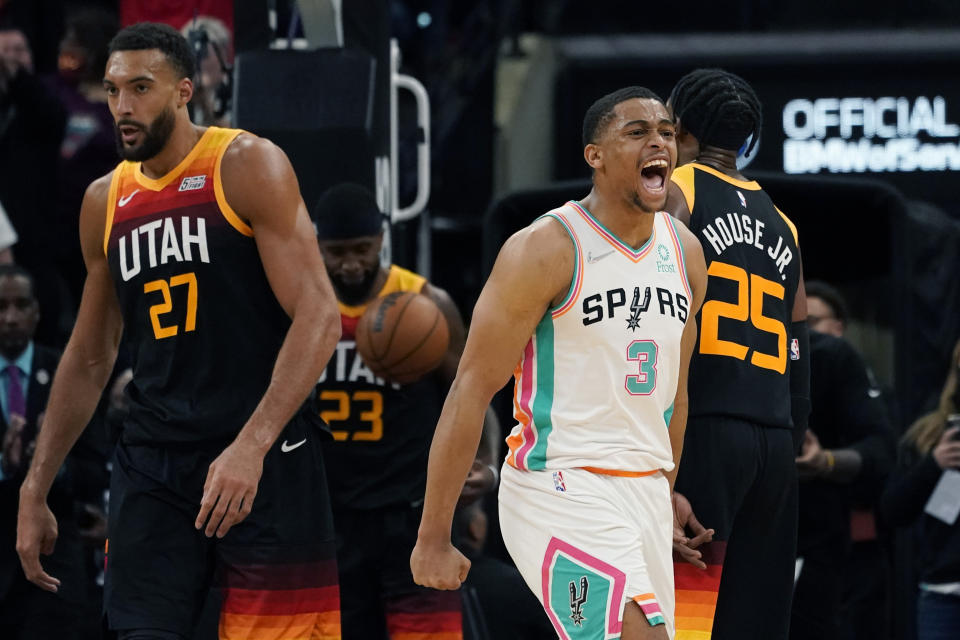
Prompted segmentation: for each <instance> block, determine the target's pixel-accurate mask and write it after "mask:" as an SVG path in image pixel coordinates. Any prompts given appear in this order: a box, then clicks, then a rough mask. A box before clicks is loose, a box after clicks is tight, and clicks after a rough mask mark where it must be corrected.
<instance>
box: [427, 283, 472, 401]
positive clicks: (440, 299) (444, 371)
mask: <svg viewBox="0 0 960 640" xmlns="http://www.w3.org/2000/svg"><path fill="white" fill-rule="evenodd" d="M421 293H422V294H423V295H425V296H427V297H428V298H430V299H431V300H433V301H434V302H435V303H436V305H437V306H438V307H439V308H440V312H441V313H443V317H444V319H445V320H446V321H447V329H448V330H449V331H450V342H449V345H448V346H447V355H446V356H445V357H444V359H443V362H442V363H440V367H439V369H438V373H439V374H440V378H441V380H443V382H444V384H445V385H448V386H449V385H451V384H453V379H454V378H455V377H456V376H457V367H458V366H459V364H460V356H461V355H462V354H463V346H464V344H465V343H466V340H467V329H466V327H465V326H464V325H463V318H462V317H461V316H460V311H459V310H458V309H457V305H456V304H454V302H453V299H452V298H451V297H450V294H449V293H447V292H446V291H444V290H443V289H441V288H440V287H437V286H436V285H432V284H427V285H425V286H424V287H423V290H422V291H421Z"/></svg>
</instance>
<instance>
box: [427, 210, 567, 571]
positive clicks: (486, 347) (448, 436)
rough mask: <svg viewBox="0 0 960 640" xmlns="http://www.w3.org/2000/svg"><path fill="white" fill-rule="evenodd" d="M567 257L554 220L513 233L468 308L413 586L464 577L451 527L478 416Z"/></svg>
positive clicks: (437, 437)
mask: <svg viewBox="0 0 960 640" xmlns="http://www.w3.org/2000/svg"><path fill="white" fill-rule="evenodd" d="M573 260H574V250H573V243H572V241H571V240H570V237H569V236H568V235H567V233H566V231H565V230H564V229H563V227H562V226H561V225H560V223H558V222H556V221H554V220H552V219H543V220H540V221H538V222H536V223H534V224H533V225H531V226H530V227H528V228H526V229H524V230H522V231H520V232H518V233H517V234H515V235H514V236H512V237H511V238H510V239H509V240H507V242H506V244H505V245H504V247H503V249H501V251H500V255H499V256H498V258H497V262H496V264H495V265H494V268H493V272H492V273H491V274H490V278H489V279H488V280H487V283H486V285H484V288H483V291H482V292H481V294H480V298H479V299H478V300H477V304H476V307H475V308H474V311H473V321H472V323H471V327H470V333H469V335H468V336H467V343H466V347H465V348H464V352H463V357H462V358H461V359H460V368H459V370H458V371H457V377H456V379H455V380H454V382H453V385H452V386H451V388H450V393H449V394H448V395H447V399H446V402H445V403H444V406H443V411H442V413H441V414H440V421H439V423H438V424H437V430H436V433H435V434H434V437H433V444H432V445H431V447H430V461H429V464H428V466H427V491H426V499H425V502H424V511H423V518H422V520H421V522H420V531H419V535H418V538H417V546H416V547H415V548H414V550H413V554H412V556H411V558H410V566H411V569H412V571H413V578H414V581H415V582H416V583H417V584H421V585H424V586H428V587H433V588H436V589H456V588H458V587H459V586H460V584H461V583H462V582H463V580H464V579H465V578H466V575H467V571H468V570H469V567H470V562H469V561H468V560H467V559H466V558H465V557H464V556H463V555H462V554H461V553H460V552H459V551H457V550H456V549H454V548H453V546H452V545H451V544H450V526H451V522H452V520H453V512H454V508H455V506H456V504H457V498H458V497H459V495H460V488H461V487H462V486H463V481H464V478H465V477H466V475H467V471H468V470H469V469H470V466H471V464H472V463H473V460H474V456H475V452H476V451H477V445H478V443H479V440H480V432H481V428H482V424H483V419H484V414H485V412H486V410H487V406H488V405H489V404H490V399H491V398H492V397H493V395H494V394H495V393H496V392H497V391H498V390H499V389H500V388H501V387H502V386H503V385H504V383H505V382H506V381H507V380H508V379H509V378H510V375H511V374H512V372H513V369H514V367H515V366H516V364H517V362H518V361H519V360H520V355H521V353H522V352H523V348H524V345H526V343H527V341H528V340H529V339H530V336H531V335H532V334H533V332H534V329H535V328H536V326H537V323H538V322H539V321H540V319H541V318H542V317H543V314H544V313H545V312H546V310H547V309H548V308H549V306H550V305H551V303H556V302H558V301H560V300H562V298H563V296H564V295H565V294H566V292H567V290H568V288H569V286H570V280H571V278H572V277H573V268H574V264H573Z"/></svg>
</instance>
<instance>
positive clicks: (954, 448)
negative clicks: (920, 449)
mask: <svg viewBox="0 0 960 640" xmlns="http://www.w3.org/2000/svg"><path fill="white" fill-rule="evenodd" d="M958 434H960V427H950V428H949V429H946V430H944V432H943V435H942V436H940V441H939V442H937V446H935V447H934V448H933V459H934V460H936V461H937V465H939V467H940V468H941V469H960V440H957V439H956V438H958V437H960V435H958Z"/></svg>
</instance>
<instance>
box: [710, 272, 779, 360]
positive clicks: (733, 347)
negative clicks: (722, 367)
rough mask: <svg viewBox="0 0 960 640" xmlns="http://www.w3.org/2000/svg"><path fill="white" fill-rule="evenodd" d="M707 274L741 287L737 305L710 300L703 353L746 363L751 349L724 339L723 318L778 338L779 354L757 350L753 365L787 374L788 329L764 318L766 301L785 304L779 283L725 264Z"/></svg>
mask: <svg viewBox="0 0 960 640" xmlns="http://www.w3.org/2000/svg"><path fill="white" fill-rule="evenodd" d="M707 274H709V275H710V277H712V278H724V279H725V280H733V281H734V282H736V283H737V302H736V304H732V303H730V302H722V301H720V300H709V301H708V302H706V303H704V305H703V310H702V311H701V312H700V314H701V315H700V325H701V326H700V353H704V354H712V355H718V356H730V357H731V358H737V359H738V360H744V359H746V357H747V353H749V352H750V348H749V347H747V346H746V345H742V344H740V343H738V342H733V341H732V340H722V339H721V338H720V318H729V319H731V320H737V321H739V322H746V321H747V320H748V319H749V320H750V323H751V324H752V325H753V326H754V327H755V328H756V329H758V330H759V331H763V332H765V333H771V334H773V335H774V336H776V338H777V354H776V355H771V354H768V353H761V352H759V351H756V350H754V352H753V353H752V354H750V364H752V365H754V366H757V367H761V368H763V369H772V370H773V371H776V372H777V373H783V372H785V371H786V369H787V329H786V327H784V326H783V323H782V322H780V321H779V320H777V319H776V318H770V317H767V316H765V315H763V298H764V296H767V295H770V296H773V297H774V298H777V299H778V300H783V295H784V288H783V285H781V284H780V283H778V282H773V281H772V280H767V279H766V278H761V277H760V276H758V275H756V274H753V273H751V274H749V276H748V274H747V272H746V271H745V270H743V269H741V268H740V267H736V266H734V265H731V264H727V263H725V262H712V263H710V268H709V269H707Z"/></svg>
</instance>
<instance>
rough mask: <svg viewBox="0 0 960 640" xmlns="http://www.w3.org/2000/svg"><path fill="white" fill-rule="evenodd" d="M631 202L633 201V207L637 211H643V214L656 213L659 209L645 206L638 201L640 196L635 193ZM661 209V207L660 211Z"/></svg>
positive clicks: (641, 201) (642, 202)
mask: <svg viewBox="0 0 960 640" xmlns="http://www.w3.org/2000/svg"><path fill="white" fill-rule="evenodd" d="M632 200H633V206H635V207H636V208H637V209H640V211H643V212H644V213H656V212H657V211H659V210H660V209H657V208H656V207H651V206H650V205H648V204H646V203H645V202H644V201H643V200H641V199H640V194H639V193H637V192H636V191H634V192H633V198H632ZM664 204H666V202H664ZM662 208H663V207H661V209H662Z"/></svg>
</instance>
